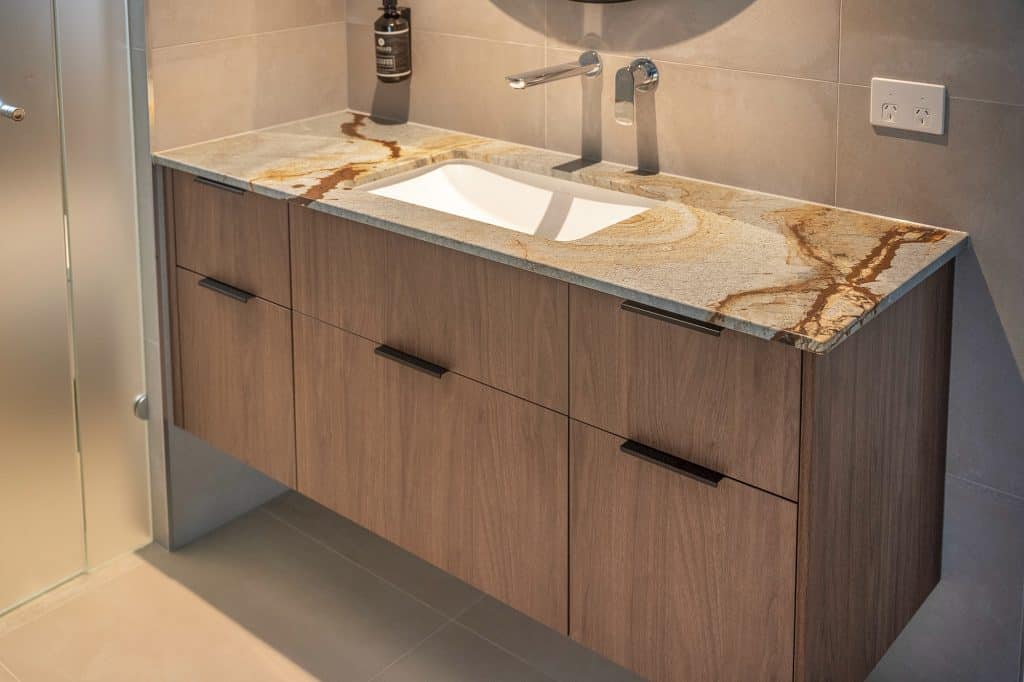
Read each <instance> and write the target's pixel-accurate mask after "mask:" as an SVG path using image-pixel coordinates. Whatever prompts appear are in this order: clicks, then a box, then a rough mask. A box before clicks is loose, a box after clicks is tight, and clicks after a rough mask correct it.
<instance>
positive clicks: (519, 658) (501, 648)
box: [455, 604, 600, 680]
mask: <svg viewBox="0 0 1024 682" xmlns="http://www.w3.org/2000/svg"><path fill="white" fill-rule="evenodd" d="M502 606H505V605H504V604H503V605H502ZM508 608H511V607H508ZM523 617H524V618H528V616H523ZM455 625H456V626H457V627H460V628H462V629H463V630H465V631H466V632H469V633H470V634H472V635H475V636H476V637H479V638H480V639H482V640H484V641H485V642H487V643H488V644H490V645H491V646H493V647H494V648H496V649H498V650H499V651H501V652H503V653H505V654H508V655H509V656H511V657H512V658H514V659H516V660H517V661H519V662H520V663H522V664H523V665H525V666H527V667H528V668H530V669H531V670H536V671H537V672H538V673H540V674H541V675H543V676H544V677H545V678H547V679H549V680H550V679H552V677H551V676H550V675H548V674H547V673H545V672H544V671H543V670H541V669H540V668H538V667H537V666H536V665H534V664H533V663H531V662H530V661H528V660H526V659H525V658H523V657H522V656H520V655H519V654H517V653H516V652H514V651H512V650H510V649H506V648H505V646H504V645H503V644H501V643H500V642H495V641H494V640H493V639H490V638H488V637H487V636H485V635H483V634H481V633H479V632H477V631H476V630H474V629H473V628H471V627H469V626H468V625H466V624H465V623H462V622H459V621H455ZM541 627H547V626H546V625H543V624H541ZM549 629H550V628H549ZM551 632H553V633H555V634H556V635H559V636H561V637H562V638H565V635H563V634H562V633H561V632H558V631H557V630H551ZM570 642H572V644H573V645H574V646H582V645H580V644H578V643H576V642H574V641H572V640H570ZM594 655H595V656H599V655H600V654H596V653H595V654H594Z"/></svg>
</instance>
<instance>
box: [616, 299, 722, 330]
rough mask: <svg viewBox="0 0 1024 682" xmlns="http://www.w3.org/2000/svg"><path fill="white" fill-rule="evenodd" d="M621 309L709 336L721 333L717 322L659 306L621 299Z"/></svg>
mask: <svg viewBox="0 0 1024 682" xmlns="http://www.w3.org/2000/svg"><path fill="white" fill-rule="evenodd" d="M622 309H623V310H625V311H626V312H630V313H636V314H637V315H643V316H644V317H650V318H653V319H655V320H661V321H662V322H668V323H669V324H674V325H678V326H680V327H685V328H687V329H692V330H693V331H696V332H701V333H702V334H710V335H711V336H721V335H722V327H719V326H718V325H717V324H711V323H710V322H701V321H700V320H694V319H691V318H689V317H686V316H684V315H680V314H678V313H672V312H669V311H667V310H662V309H661V308H655V307H654V306H649V305H645V304H643V303H637V302H636V301H623V302H622Z"/></svg>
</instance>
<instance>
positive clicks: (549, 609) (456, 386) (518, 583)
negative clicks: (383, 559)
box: [388, 363, 569, 632]
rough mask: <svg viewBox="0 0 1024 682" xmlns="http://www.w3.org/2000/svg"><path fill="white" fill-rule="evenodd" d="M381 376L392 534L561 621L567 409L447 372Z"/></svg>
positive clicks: (559, 625) (536, 613) (544, 617)
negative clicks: (392, 455) (390, 458)
mask: <svg viewBox="0 0 1024 682" xmlns="http://www.w3.org/2000/svg"><path fill="white" fill-rule="evenodd" d="M388 375H389V379H388V386H389V388H390V390H391V391H392V393H393V397H392V403H391V404H392V405H393V407H392V410H393V417H394V423H393V425H392V428H391V430H390V433H391V435H392V437H393V438H394V442H395V444H396V451H397V456H396V459H397V460H398V461H399V462H401V473H400V481H399V482H398V483H397V485H395V489H396V490H399V491H401V499H400V500H399V501H398V504H399V507H398V509H399V511H398V513H397V514H396V515H395V518H397V519H398V526H397V527H396V528H395V529H394V531H393V533H394V534H393V537H394V539H395V541H396V542H397V543H398V544H400V545H402V546H403V547H405V548H407V549H409V550H410V551H412V552H414V553H416V554H418V555H419V556H421V557H423V558H425V559H426V560H428V561H430V562H432V563H434V564H436V565H438V566H440V567H441V568H443V569H445V570H446V571H448V572H450V573H453V574H454V575H456V576H458V577H460V578H462V579H463V580H465V581H466V582H468V583H470V584H472V585H474V586H475V587H477V588H479V589H481V590H483V591H484V592H487V593H488V594H491V595H492V596H494V597H495V598H497V599H500V600H501V601H503V602H505V603H507V604H509V605H511V606H512V607H513V608H516V609H518V610H520V611H522V612H523V613H525V614H527V615H529V616H531V617H532V618H534V619H536V620H538V621H540V622H542V623H544V624H545V625H547V626H548V627H551V628H554V629H556V630H558V631H560V632H565V629H566V623H567V620H568V604H567V600H568V594H567V591H566V584H567V581H568V566H567V553H568V511H569V501H568V465H569V462H568V437H567V432H568V424H567V421H568V420H567V418H566V417H565V416H563V415H560V414H557V413H555V412H552V411H550V410H547V409H545V408H542V407H539V406H537V405H534V404H532V403H528V402H526V401H524V400H520V399H519V398H516V397H514V396H510V395H508V394H506V393H503V392H501V391H497V390H495V389H492V388H489V387H487V386H484V385H482V384H480V383H477V382H476V381H472V380H470V379H466V378H464V377H461V376H458V375H456V374H453V373H450V372H449V373H447V374H445V375H443V376H442V377H441V378H435V377H433V376H431V375H430V374H428V373H425V372H422V371H417V370H415V369H412V368H409V367H406V366H403V365H400V364H397V363H392V366H391V367H390V368H389V371H388Z"/></svg>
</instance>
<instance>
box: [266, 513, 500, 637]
mask: <svg viewBox="0 0 1024 682" xmlns="http://www.w3.org/2000/svg"><path fill="white" fill-rule="evenodd" d="M258 511H261V512H263V513H264V514H266V515H267V516H269V517H271V518H272V519H274V520H275V521H277V522H278V523H281V524H282V525H284V526H286V527H288V528H290V529H291V530H293V531H295V532H296V533H298V534H299V535H301V536H302V537H304V538H306V539H307V540H310V541H311V542H313V543H315V544H317V545H319V546H320V547H322V548H324V549H326V550H327V551H328V552H330V553H331V554H334V555H336V556H339V557H341V558H342V559H344V560H345V561H347V562H349V563H350V564H352V565H353V566H355V567H356V568H358V569H359V570H361V571H363V572H365V573H367V574H369V575H371V576H373V577H374V578H376V579H377V580H380V581H381V582H383V583H385V584H387V585H390V586H391V587H393V588H394V589H396V590H398V591H399V592H401V593H402V594H404V595H405V596H407V597H409V598H411V599H413V600H415V601H416V602H418V603H419V604H422V605H423V606H425V607H427V608H428V609H430V610H431V611H434V612H435V613H438V614H440V615H442V616H444V617H445V618H449V619H451V618H452V617H451V616H449V615H448V614H447V613H445V612H444V611H442V610H440V609H439V608H437V607H436V606H433V605H432V604H428V603H427V602H425V601H423V600H422V599H421V598H419V597H417V596H416V595H415V594H412V593H411V592H409V591H408V590H406V589H404V588H403V587H401V586H400V585H397V584H395V583H394V582H392V581H390V580H388V579H387V578H384V577H382V576H380V575H377V574H376V573H374V572H373V571H371V570H370V569H369V568H367V567H366V566H363V565H362V564H361V563H359V562H358V561H356V560H355V559H353V558H352V557H350V556H348V555H347V554H344V553H343V552H341V551H339V550H338V549H336V548H334V547H332V546H331V545H329V544H327V543H326V542H324V541H323V540H321V539H320V538H318V537H316V536H314V535H311V534H310V533H307V532H306V531H305V530H303V529H302V528H300V527H298V526H296V525H295V524H293V523H291V522H290V521H287V520H285V519H284V518H282V517H280V516H278V515H277V514H275V513H274V512H272V511H270V510H269V509H267V508H266V507H265V506H263V507H258ZM396 547H397V545H396ZM402 551H405V550H402ZM421 561H422V559H421ZM439 570H440V569H439ZM481 596H482V595H481ZM479 599H480V597H479V596H478V597H477V598H476V599H475V600H474V601H473V602H472V603H471V604H470V605H469V606H467V607H466V609H469V608H472V607H473V606H476V603H477V602H478V601H479ZM464 612H465V611H460V612H459V613H458V614H456V615H455V616H454V618H458V617H460V616H462V614H463V613H464Z"/></svg>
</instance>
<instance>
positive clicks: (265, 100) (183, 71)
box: [148, 0, 348, 149]
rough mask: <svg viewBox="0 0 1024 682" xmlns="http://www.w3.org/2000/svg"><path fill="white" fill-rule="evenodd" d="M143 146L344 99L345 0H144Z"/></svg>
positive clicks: (278, 119)
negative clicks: (149, 101) (148, 135)
mask: <svg viewBox="0 0 1024 682" xmlns="http://www.w3.org/2000/svg"><path fill="white" fill-rule="evenodd" d="M148 7H149V47H150V50H151V52H150V71H149V73H150V79H151V87H150V94H151V97H152V98H153V107H152V111H153V116H154V120H153V121H152V126H153V128H152V147H153V149H169V148H171V147H179V146H181V145H185V144H191V143H193V142H200V141H202V140H209V139H212V138H215V137H223V136H225V135H231V134H233V133H240V132H243V131H246V130H252V129H253V128H263V127H266V126H269V125H274V124H275V123H282V122H284V121H292V120H295V119H299V118H305V117H308V116H315V115H316V114H323V113H327V112H329V111H337V110H338V109H344V108H345V107H346V106H347V93H348V77H347V71H348V69H347V65H346V56H347V50H346V44H345V39H346V35H345V23H344V22H345V0H297V1H295V2H282V1H281V0H149V2H148Z"/></svg>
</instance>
